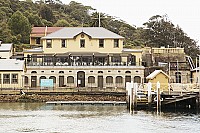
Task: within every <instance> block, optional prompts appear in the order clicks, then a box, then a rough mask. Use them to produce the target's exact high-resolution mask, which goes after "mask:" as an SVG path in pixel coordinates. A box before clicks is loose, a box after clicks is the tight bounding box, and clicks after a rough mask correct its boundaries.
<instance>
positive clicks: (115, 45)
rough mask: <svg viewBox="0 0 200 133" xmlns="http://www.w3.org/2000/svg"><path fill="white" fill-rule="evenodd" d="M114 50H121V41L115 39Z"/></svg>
mask: <svg viewBox="0 0 200 133" xmlns="http://www.w3.org/2000/svg"><path fill="white" fill-rule="evenodd" d="M114 48H119V39H114Z"/></svg>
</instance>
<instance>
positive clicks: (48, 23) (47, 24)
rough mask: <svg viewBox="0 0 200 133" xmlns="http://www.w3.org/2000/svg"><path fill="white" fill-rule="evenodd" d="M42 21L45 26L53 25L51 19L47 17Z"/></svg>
mask: <svg viewBox="0 0 200 133" xmlns="http://www.w3.org/2000/svg"><path fill="white" fill-rule="evenodd" d="M42 23H43V25H44V26H49V27H51V26H53V23H52V22H50V21H47V20H46V19H42Z"/></svg>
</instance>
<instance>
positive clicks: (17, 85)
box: [0, 71, 24, 88]
mask: <svg viewBox="0 0 200 133" xmlns="http://www.w3.org/2000/svg"><path fill="white" fill-rule="evenodd" d="M3 74H9V75H10V84H6V83H3ZM12 74H18V83H12V82H11V81H12ZM23 75H24V72H23V71H0V76H1V77H0V79H1V80H0V88H22V87H23V86H24V85H23Z"/></svg>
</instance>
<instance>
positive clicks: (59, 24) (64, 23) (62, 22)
mask: <svg viewBox="0 0 200 133" xmlns="http://www.w3.org/2000/svg"><path fill="white" fill-rule="evenodd" d="M54 26H56V27H70V26H71V25H70V24H69V23H68V22H67V21H66V20H64V19H61V20H58V21H57V22H56V23H55V24H54Z"/></svg>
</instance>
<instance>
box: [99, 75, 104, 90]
mask: <svg viewBox="0 0 200 133" xmlns="http://www.w3.org/2000/svg"><path fill="white" fill-rule="evenodd" d="M98 87H99V88H103V76H98Z"/></svg>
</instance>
